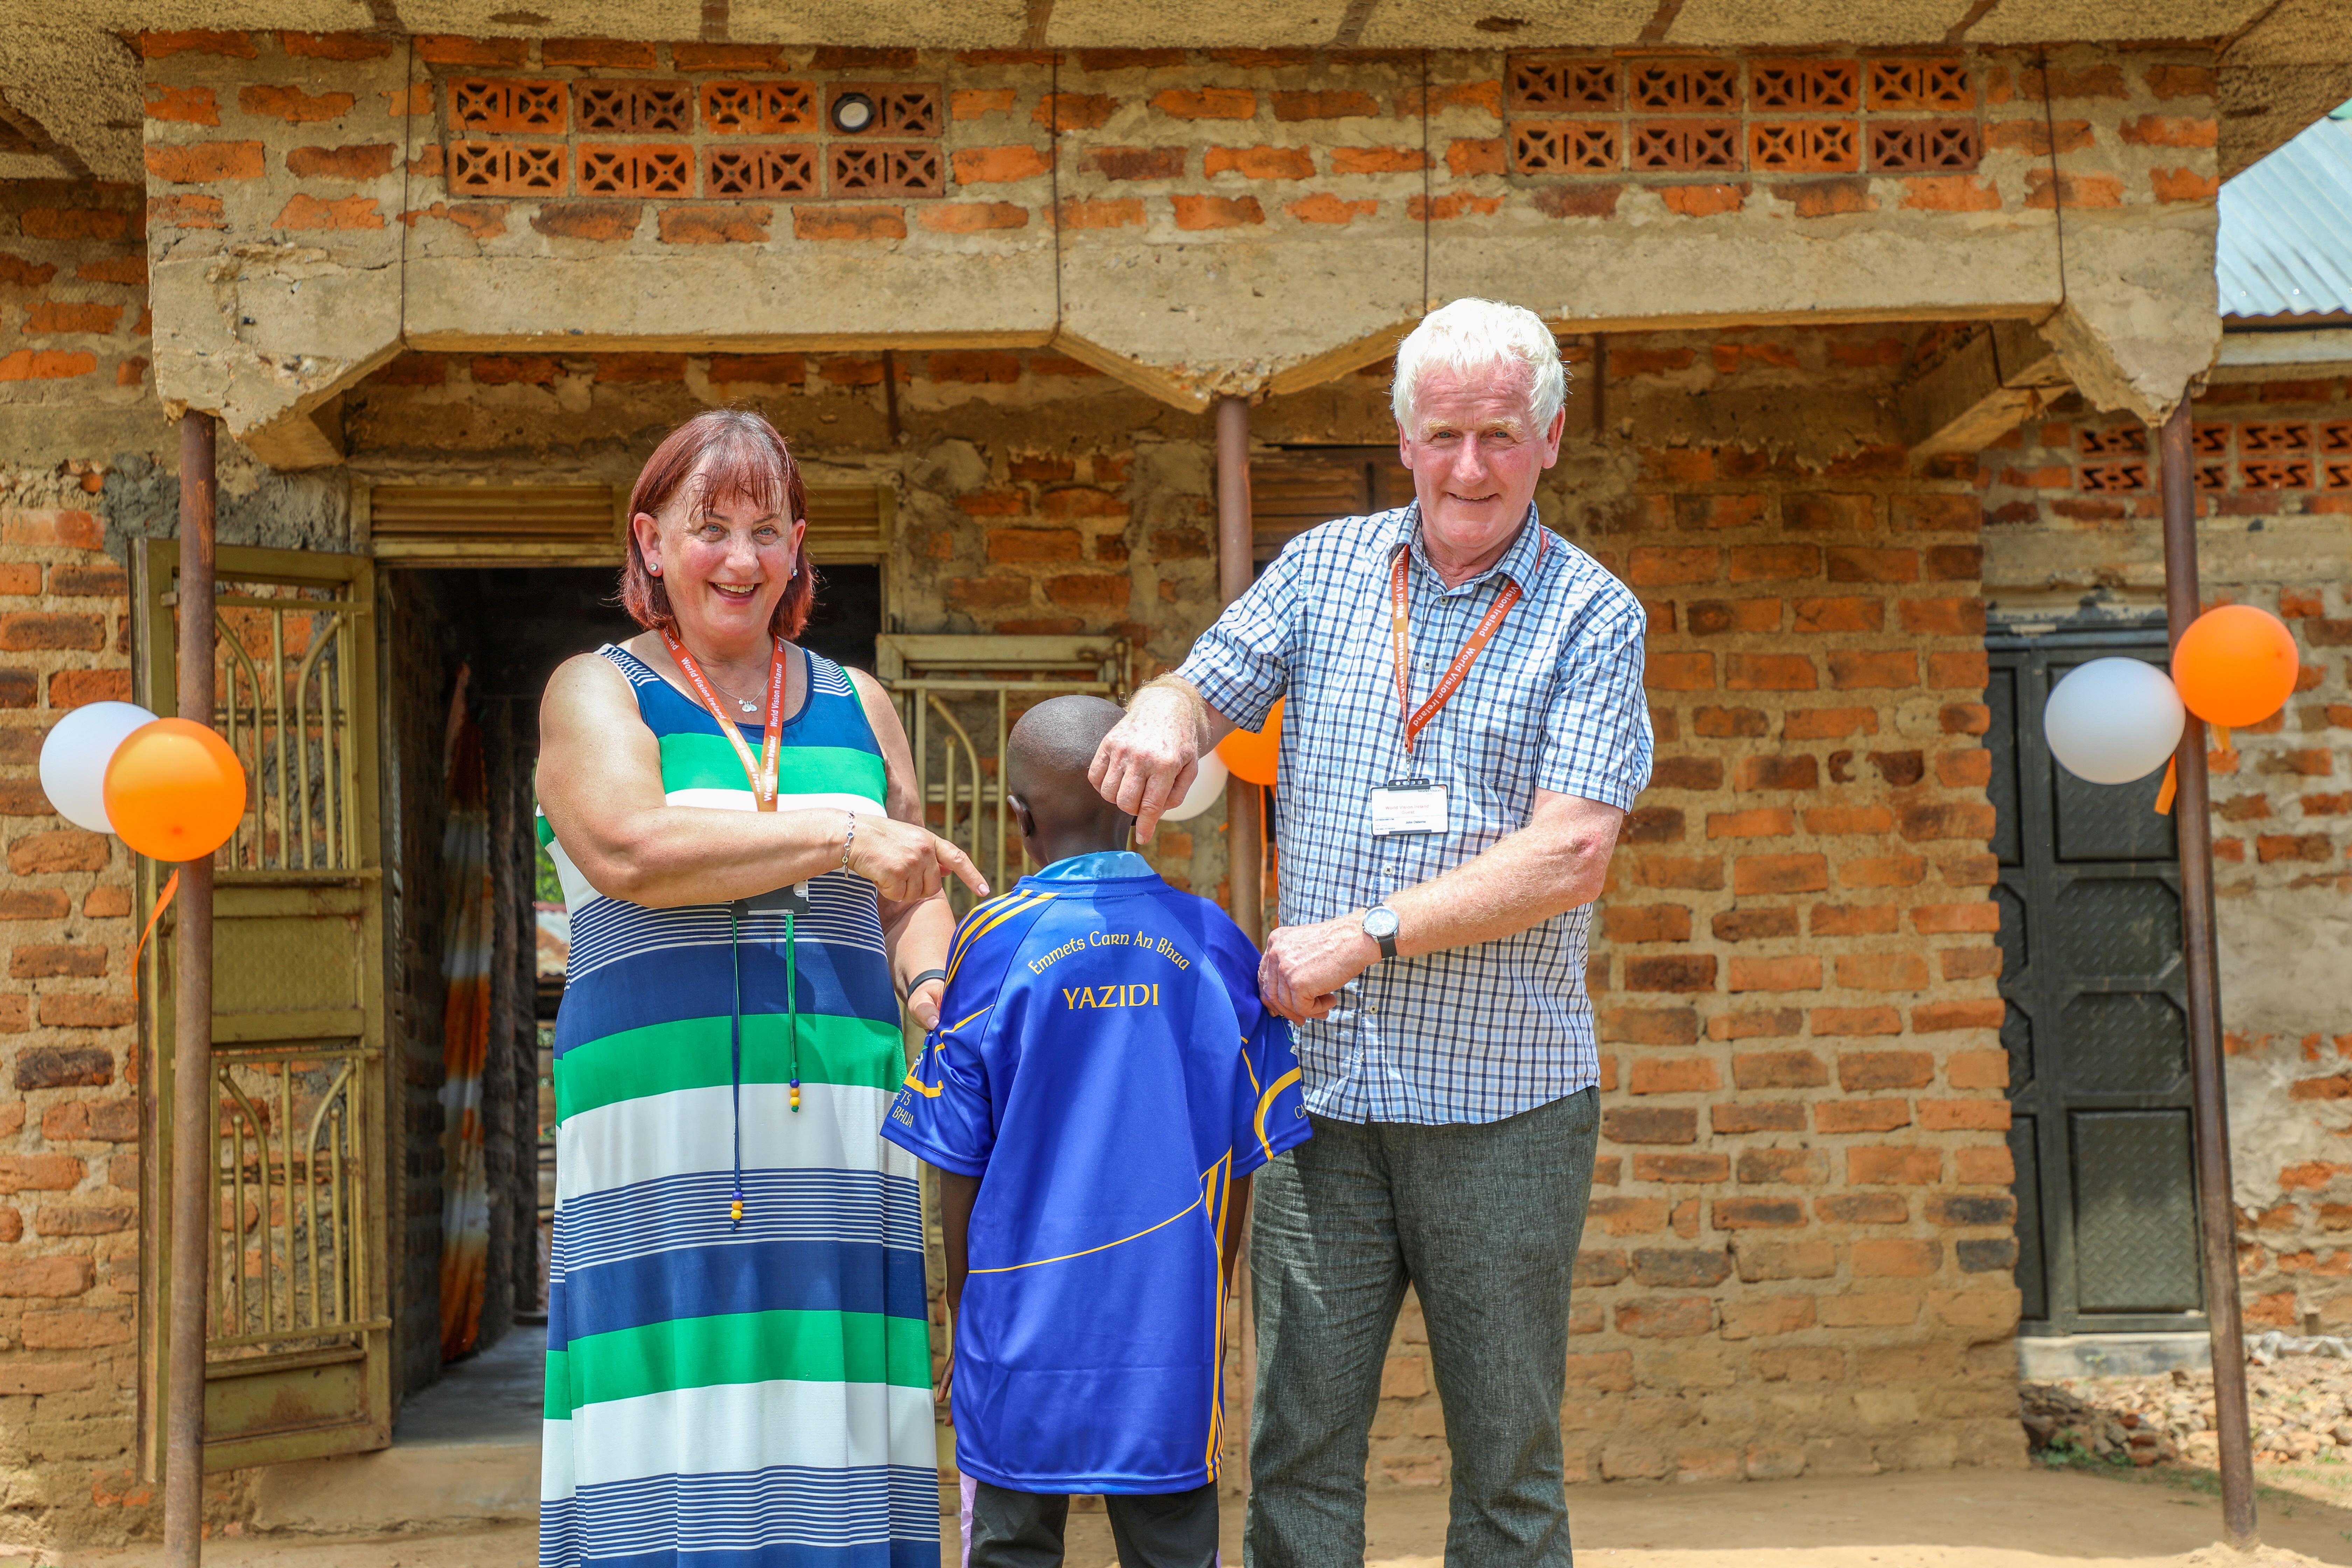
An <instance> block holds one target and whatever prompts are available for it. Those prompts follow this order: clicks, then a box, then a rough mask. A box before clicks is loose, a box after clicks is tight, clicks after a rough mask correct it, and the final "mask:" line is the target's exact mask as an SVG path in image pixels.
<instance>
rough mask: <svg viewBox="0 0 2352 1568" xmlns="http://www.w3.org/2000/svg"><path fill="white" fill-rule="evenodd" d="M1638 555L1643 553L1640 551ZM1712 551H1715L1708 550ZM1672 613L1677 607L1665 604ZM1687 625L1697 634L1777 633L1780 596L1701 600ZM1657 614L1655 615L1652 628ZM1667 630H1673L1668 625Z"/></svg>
mask: <svg viewBox="0 0 2352 1568" xmlns="http://www.w3.org/2000/svg"><path fill="white" fill-rule="evenodd" d="M1634 553H1635V554H1637V555H1638V554H1639V553H1641V552H1639V551H1636V552H1634ZM1709 553H1710V554H1711V553H1713V552H1709ZM1665 608H1666V610H1667V612H1668V615H1669V616H1671V614H1672V612H1673V609H1674V606H1673V605H1666V606H1665ZM1684 615H1685V625H1686V626H1689V628H1690V630H1691V633H1692V635H1694V636H1696V637H1717V636H1720V635H1722V634H1723V633H1726V632H1744V633H1749V634H1754V633H1759V632H1777V631H1779V630H1780V600H1778V599H1702V600H1700V601H1699V602H1698V603H1696V604H1694V605H1690V606H1689V607H1688V608H1687V609H1686V610H1685V612H1684ZM1656 621H1657V617H1655V616H1653V617H1652V629H1653V630H1656V629H1659V628H1658V627H1657V626H1656ZM1664 629H1666V630H1672V629H1673V628H1672V626H1671V624H1669V625H1668V626H1666V627H1665V628H1664Z"/></svg>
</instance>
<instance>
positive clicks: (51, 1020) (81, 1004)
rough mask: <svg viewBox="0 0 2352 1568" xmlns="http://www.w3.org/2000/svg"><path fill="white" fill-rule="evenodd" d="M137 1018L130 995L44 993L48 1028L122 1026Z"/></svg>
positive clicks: (43, 1010)
mask: <svg viewBox="0 0 2352 1568" xmlns="http://www.w3.org/2000/svg"><path fill="white" fill-rule="evenodd" d="M137 1021H138V1014H137V1011H136V1010H135V1009H134V1008H133V1007H132V1006H131V999H130V997H128V996H92V995H89V994H86V993H82V992H75V991H51V992H47V993H45V994H43V995H42V997H41V1026H42V1027H44V1028H48V1029H119V1028H121V1027H122V1026H124V1025H126V1024H131V1023H135V1022H137Z"/></svg>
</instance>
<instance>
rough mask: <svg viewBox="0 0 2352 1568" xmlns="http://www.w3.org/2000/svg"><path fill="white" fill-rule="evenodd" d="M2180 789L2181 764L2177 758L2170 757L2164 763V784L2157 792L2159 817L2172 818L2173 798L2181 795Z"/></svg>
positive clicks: (2157, 813) (2157, 812)
mask: <svg viewBox="0 0 2352 1568" xmlns="http://www.w3.org/2000/svg"><path fill="white" fill-rule="evenodd" d="M2179 789H2180V763H2179V759H2177V758H2172V757H2168V758H2166V759H2165V763H2164V784H2163V785H2162V787H2160V788H2159V789H2158V790H2157V792H2156V815H2157V816H2171V815H2172V797H2173V795H2176V794H2178V793H2179Z"/></svg>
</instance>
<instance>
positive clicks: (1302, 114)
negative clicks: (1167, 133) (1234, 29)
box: [1155, 88, 1381, 121]
mask: <svg viewBox="0 0 2352 1568" xmlns="http://www.w3.org/2000/svg"><path fill="white" fill-rule="evenodd" d="M1211 90H1212V91H1213V90H1215V89H1211ZM1155 101H1156V100H1155ZM1380 111H1381V106H1380V104H1379V103H1378V102H1377V101H1375V100H1374V99H1373V98H1372V95H1371V94H1370V93H1369V92H1360V91H1357V90H1355V89H1348V88H1339V89H1329V90H1326V91H1320V92H1318V91H1306V90H1297V91H1277V92H1276V94H1275V95H1274V117H1275V118H1276V120H1289V121H1298V120H1351V119H1359V118H1361V117H1363V116H1365V115H1372V114H1378V113H1379V112H1380Z"/></svg>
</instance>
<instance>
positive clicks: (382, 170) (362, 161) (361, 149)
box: [281, 142, 393, 228]
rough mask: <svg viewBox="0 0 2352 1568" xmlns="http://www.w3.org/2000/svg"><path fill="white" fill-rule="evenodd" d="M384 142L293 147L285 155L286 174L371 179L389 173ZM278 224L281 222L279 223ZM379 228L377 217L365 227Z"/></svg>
mask: <svg viewBox="0 0 2352 1568" xmlns="http://www.w3.org/2000/svg"><path fill="white" fill-rule="evenodd" d="M392 154H393V147H392V144H391V143H390V142H373V143H368V144H364V145H360V146H352V147H297V148H295V149H294V150H293V151H292V152H290V153H287V154H286V168H287V171H288V172H289V173H290V174H294V175H296V176H297V177H299V178H301V179H305V180H373V179H379V178H381V177H383V175H386V174H391V173H392ZM281 221H282V220H281ZM368 227H370V228H382V227H383V220H382V219H381V218H379V219H378V220H376V222H374V223H373V224H370V225H368Z"/></svg>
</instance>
